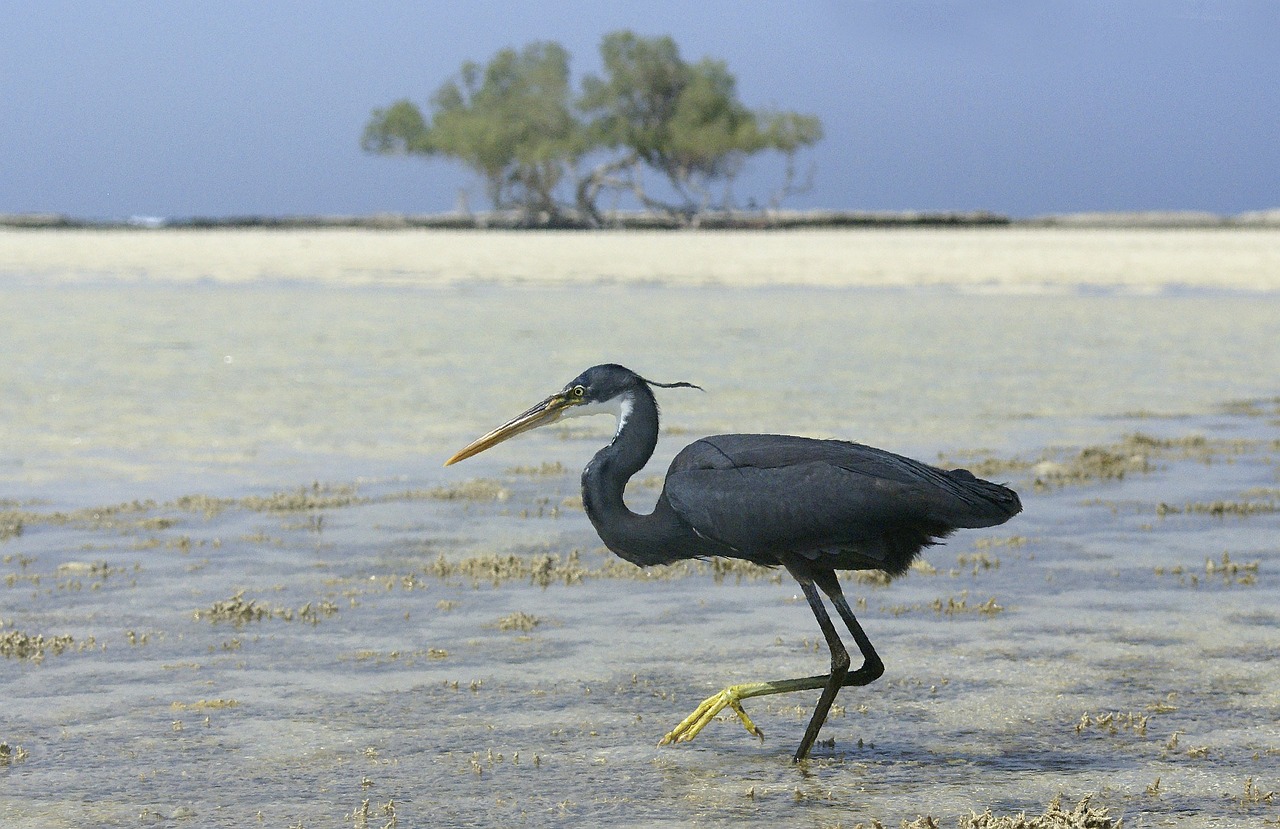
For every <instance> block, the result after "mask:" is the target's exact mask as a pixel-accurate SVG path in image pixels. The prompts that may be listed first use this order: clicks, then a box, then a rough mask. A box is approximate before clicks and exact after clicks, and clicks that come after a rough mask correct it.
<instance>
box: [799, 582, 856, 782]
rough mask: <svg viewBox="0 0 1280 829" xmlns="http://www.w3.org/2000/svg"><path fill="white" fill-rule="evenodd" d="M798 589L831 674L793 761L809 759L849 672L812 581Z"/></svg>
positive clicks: (837, 636) (832, 626)
mask: <svg viewBox="0 0 1280 829" xmlns="http://www.w3.org/2000/svg"><path fill="white" fill-rule="evenodd" d="M800 587H801V588H803V589H804V596H805V598H806V599H808V600H809V607H811V608H812V609H813V615H814V616H815V617H816V618H817V620H818V627H820V628H822V635H823V636H824V637H826V640H827V648H828V649H829V650H830V651H831V673H830V674H829V675H828V676H827V684H826V685H825V686H823V689H822V696H820V697H818V704H817V706H816V707H815V708H814V709H813V716H812V717H810V718H809V727H808V728H806V729H805V730H804V738H803V739H802V740H800V747H799V748H797V749H796V754H795V759H796V760H797V761H800V760H803V759H804V758H806V757H808V756H809V749H811V748H813V744H814V742H815V741H816V740H817V739H818V732H819V731H820V730H821V729H822V724H823V723H824V722H826V721H827V713H828V712H829V711H830V710H831V704H832V703H834V702H835V701H836V694H838V693H840V688H841V686H842V685H844V683H845V676H846V675H847V674H848V673H849V652H848V651H847V650H845V648H844V643H843V642H841V641H840V635H839V634H838V633H836V628H835V625H833V624H831V617H830V616H828V615H827V609H826V608H825V607H824V606H823V604H822V596H820V595H819V594H818V588H817V587H815V586H814V584H813V580H812V579H808V578H802V579H800Z"/></svg>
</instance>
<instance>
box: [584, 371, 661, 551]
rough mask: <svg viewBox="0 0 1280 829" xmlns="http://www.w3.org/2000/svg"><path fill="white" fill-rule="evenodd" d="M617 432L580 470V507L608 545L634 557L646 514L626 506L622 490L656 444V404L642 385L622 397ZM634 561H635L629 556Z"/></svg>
mask: <svg viewBox="0 0 1280 829" xmlns="http://www.w3.org/2000/svg"><path fill="white" fill-rule="evenodd" d="M620 403H621V406H620V411H619V414H618V431H617V433H616V434H615V435H614V436H613V440H612V441H611V442H610V443H609V445H608V446H606V447H605V448H603V449H601V450H600V451H599V452H597V453H596V456H595V457H594V458H592V459H591V463H589V464H587V468H586V469H585V470H583V472H582V505H583V508H584V509H585V510H586V512H587V517H588V518H590V519H591V523H592V524H593V525H594V526H595V528H596V532H598V533H599V534H600V538H601V539H603V540H604V543H605V545H606V546H608V547H609V549H611V550H613V551H614V552H616V553H618V554H619V555H621V556H622V557H623V558H628V559H631V556H630V555H628V551H630V550H633V549H634V548H635V547H636V545H637V543H638V539H639V536H640V533H641V531H642V529H643V524H644V520H645V519H646V518H647V517H648V516H643V515H637V514H636V513H634V512H632V511H631V510H630V509H628V508H627V505H626V502H625V501H624V500H623V497H622V495H623V491H624V490H625V489H626V486H627V480H628V479H630V478H631V476H632V475H634V474H636V473H637V472H639V471H640V470H641V469H643V468H644V465H645V464H646V463H648V461H649V458H650V457H652V455H653V450H654V447H655V446H657V445H658V403H657V401H656V400H654V398H653V392H651V391H649V389H648V388H647V387H644V386H641V387H640V388H638V389H636V390H635V391H634V392H631V393H629V394H628V395H627V397H625V398H624V399H623V400H622V401H620ZM631 560H634V559H631Z"/></svg>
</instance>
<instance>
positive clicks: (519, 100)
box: [360, 31, 822, 226]
mask: <svg viewBox="0 0 1280 829" xmlns="http://www.w3.org/2000/svg"><path fill="white" fill-rule="evenodd" d="M600 53H601V57H602V58H603V60H604V74H603V76H602V77H596V76H594V75H593V76H588V77H586V78H585V79H584V80H583V82H582V85H581V90H580V91H579V92H578V93H576V94H575V92H574V89H573V87H572V83H571V79H570V73H569V53H568V52H567V51H566V50H565V49H564V48H563V47H562V46H560V45H558V44H555V43H532V44H529V45H528V46H525V47H524V48H523V49H521V50H519V51H517V50H515V49H503V50H502V51H500V52H498V53H497V54H496V55H494V56H493V58H492V59H491V60H490V61H489V63H488V64H486V65H484V66H481V65H480V64H477V63H474V62H471V61H468V62H467V63H464V64H463V65H462V68H461V69H460V70H459V72H458V73H457V75H456V76H454V77H453V78H451V79H450V80H448V81H446V82H445V83H444V84H443V85H442V86H441V87H440V88H439V89H438V90H436V92H435V94H434V95H432V96H431V99H430V106H429V109H428V112H427V114H425V115H424V114H423V111H422V110H421V109H419V108H418V106H417V105H416V104H414V103H413V102H412V101H409V100H407V99H405V100H400V101H397V102H395V103H393V104H392V105H391V106H389V107H387V108H385V109H375V110H374V111H373V114H372V117H371V118H370V119H369V123H368V124H367V125H366V127H365V131H364V136H363V138H362V139H361V142H360V143H361V146H362V147H363V148H364V150H365V151H367V152H371V153H380V154H388V155H395V154H404V155H420V156H427V157H431V156H443V157H446V158H452V159H455V160H457V161H460V162H461V163H463V164H465V165H466V166H467V167H470V168H471V169H473V170H474V171H476V172H477V173H478V174H479V175H480V176H481V178H482V179H483V180H484V183H485V189H486V192H487V195H488V196H489V199H490V201H491V202H492V204H493V206H494V208H495V209H498V210H510V209H517V210H519V211H521V213H522V215H523V217H524V221H525V223H527V224H553V225H554V224H586V225H591V226H600V225H602V224H603V223H604V217H603V215H602V213H601V210H600V207H599V202H600V199H601V198H602V196H603V195H604V194H606V193H614V194H619V195H621V194H629V195H631V196H633V197H634V198H635V199H636V201H637V202H638V203H639V204H640V205H642V206H643V207H645V208H646V209H649V210H652V211H656V212H659V213H662V214H665V215H667V216H670V217H673V218H675V219H677V220H679V221H680V222H682V223H685V224H694V223H696V222H697V220H698V217H699V216H700V215H701V214H703V213H705V212H706V211H709V210H728V209H731V208H732V207H733V206H734V205H733V192H732V186H733V183H734V181H735V179H736V178H737V176H738V175H739V173H740V172H741V171H742V169H743V165H744V164H745V162H746V160H747V159H748V158H750V157H751V156H754V155H757V154H760V153H763V152H766V151H772V152H777V153H780V154H781V155H782V156H783V158H784V162H785V164H784V174H783V180H782V181H781V182H780V183H779V186H778V187H777V189H776V190H775V191H774V192H773V193H771V194H769V195H768V197H767V202H768V203H769V204H770V205H772V206H774V207H776V206H777V205H778V203H779V202H780V201H781V200H782V199H783V198H785V197H787V196H789V195H792V194H794V193H796V192H799V191H800V190H802V189H803V188H804V187H806V186H807V181H806V180H802V179H801V177H799V176H798V175H797V170H796V162H797V154H798V153H799V151H800V150H802V149H804V148H805V147H809V146H811V145H813V144H815V143H816V142H817V141H818V140H819V139H821V138H822V124H821V122H820V121H819V120H818V119H817V118H816V117H814V116H811V115H801V114H799V113H795V112H775V111H770V110H752V109H749V108H748V107H747V106H746V105H745V104H743V103H742V102H741V101H740V100H738V94H737V84H736V81H735V79H734V77H733V75H732V74H731V73H730V72H729V70H728V67H727V66H726V65H725V63H724V62H723V61H719V60H712V59H703V60H701V61H698V62H697V63H688V62H686V61H685V60H684V59H683V58H681V57H680V52H679V49H678V48H677V47H676V44H675V41H673V40H672V39H671V38H669V37H655V38H647V37H639V36H637V35H635V34H633V33H631V32H627V31H623V32H614V33H612V34H609V35H606V36H605V38H604V40H603V42H602V43H601V45H600ZM646 176H656V177H657V179H658V180H659V181H660V182H661V183H662V185H663V186H662V187H661V188H660V189H659V190H655V189H653V188H651V187H647V186H646Z"/></svg>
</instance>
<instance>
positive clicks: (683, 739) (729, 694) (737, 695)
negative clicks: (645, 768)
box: [658, 683, 764, 746]
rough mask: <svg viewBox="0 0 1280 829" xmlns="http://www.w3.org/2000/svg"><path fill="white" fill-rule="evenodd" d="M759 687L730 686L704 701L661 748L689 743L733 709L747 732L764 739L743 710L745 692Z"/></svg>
mask: <svg viewBox="0 0 1280 829" xmlns="http://www.w3.org/2000/svg"><path fill="white" fill-rule="evenodd" d="M758 687H759V686H758V684H757V683H752V684H750V685H730V686H729V687H728V688H725V689H724V690H723V691H721V692H720V693H718V694H713V695H711V696H709V697H707V698H706V699H705V700H703V701H702V704H701V705H699V706H698V707H697V708H696V709H695V710H694V712H693V713H692V714H690V715H689V716H687V717H685V718H684V721H683V722H681V723H680V724H679V725H677V726H676V727H675V728H673V729H671V732H670V733H669V734H667V736H665V737H663V738H662V741H661V742H659V743H658V745H660V746H665V745H669V744H671V743H687V742H689V741H690V740H692V739H693V738H694V737H696V736H698V732H699V731H701V730H702V729H703V728H706V726H707V723H709V722H711V721H712V720H713V719H715V717H716V715H717V714H719V713H720V712H721V711H723V710H724V709H726V708H732V709H733V713H735V714H737V715H738V719H740V720H742V724H743V725H744V726H746V728H747V731H749V732H751V734H753V735H754V736H756V737H759V738H760V739H761V740H763V739H764V732H763V731H761V730H760V729H759V728H756V724H755V723H753V722H752V721H751V718H750V717H748V716H747V712H746V711H743V710H742V703H741V702H740V700H741V699H743V696H744V694H743V692H744V691H748V690H755V689H757V688H758ZM746 696H754V694H746Z"/></svg>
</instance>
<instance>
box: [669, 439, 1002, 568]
mask: <svg viewBox="0 0 1280 829" xmlns="http://www.w3.org/2000/svg"><path fill="white" fill-rule="evenodd" d="M664 493H665V495H666V498H667V500H668V502H669V503H670V504H671V506H672V508H673V509H674V510H675V511H676V513H677V514H678V515H680V517H681V518H682V519H684V520H685V521H686V522H687V523H688V524H689V525H690V526H691V527H692V528H693V529H694V530H695V531H696V532H697V533H698V534H699V535H701V536H703V537H704V538H708V539H712V540H715V541H717V542H719V543H721V544H725V545H728V546H729V547H731V548H732V549H733V550H735V551H738V552H739V553H741V554H743V555H744V557H750V558H754V559H757V560H759V559H761V558H767V557H768V556H769V555H770V554H772V555H776V554H778V553H782V552H790V553H801V554H805V555H807V556H809V557H811V558H815V559H816V558H824V559H830V561H831V566H833V567H841V568H868V567H873V568H881V569H886V570H888V571H890V572H899V571H900V570H902V569H905V568H906V567H907V566H908V565H909V564H910V561H911V559H912V558H913V557H914V556H915V554H916V553H917V552H918V551H919V550H920V548H921V547H923V546H926V545H928V544H930V543H932V542H933V540H934V539H936V538H941V537H944V536H946V535H949V534H950V533H951V532H953V531H954V530H956V529H957V528H960V527H986V526H992V525H995V524H1000V523H1003V522H1004V521H1007V520H1008V519H1009V518H1010V517H1012V516H1013V515H1015V514H1016V513H1017V512H1018V510H1019V509H1021V506H1020V505H1019V504H1018V502H1017V495H1016V494H1014V493H1013V492H1012V490H1009V489H1006V488H1005V487H1002V486H999V485H997V484H992V483H989V482H987V481H982V480H980V479H978V478H975V477H974V476H973V475H971V474H969V473H968V472H966V471H964V470H955V471H945V470H941V469H936V468H934V467H932V466H929V465H927V464H923V463H920V462H918V461H913V460H911V459H909V458H905V457H902V456H901V455H895V454H893V453H891V452H885V451H883V450H880V449H875V448H872V447H869V446H863V445H861V444H856V443H848V442H844V441H828V440H812V439H808V438H798V437H790V436H784V435H721V436H716V437H711V438H704V439H703V440H700V441H697V442H695V443H693V444H691V445H690V446H689V447H687V448H686V449H685V450H684V451H683V452H681V453H680V455H678V456H677V457H676V459H675V460H674V461H673V462H672V464H671V469H670V471H669V472H668V475H667V481H666V486H665V489H664Z"/></svg>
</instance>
